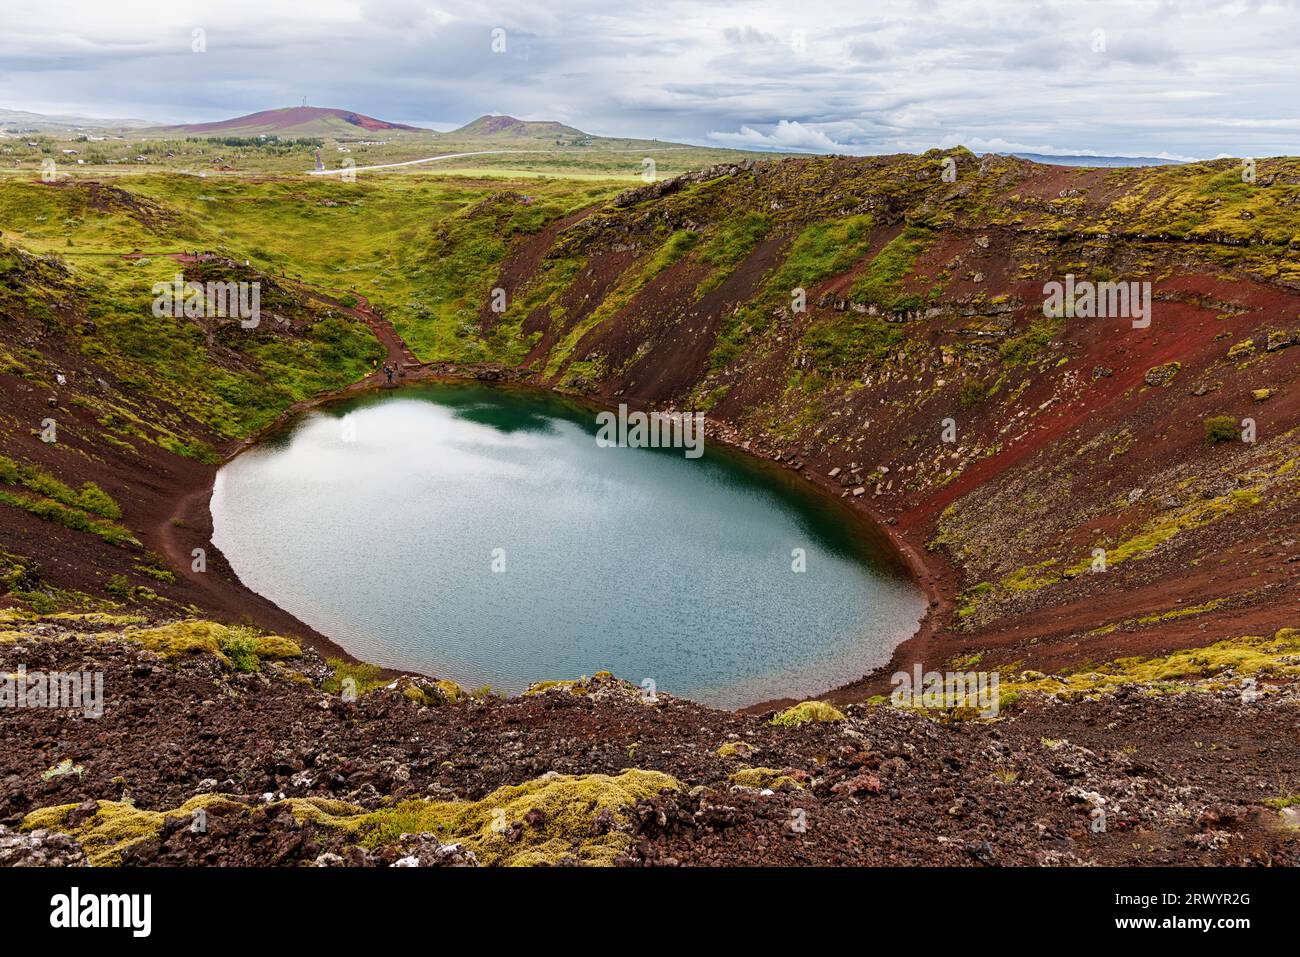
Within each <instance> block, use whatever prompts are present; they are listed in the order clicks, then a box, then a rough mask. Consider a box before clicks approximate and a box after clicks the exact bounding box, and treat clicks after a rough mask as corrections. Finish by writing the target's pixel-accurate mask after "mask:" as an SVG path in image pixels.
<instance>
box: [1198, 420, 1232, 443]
mask: <svg viewBox="0 0 1300 957" xmlns="http://www.w3.org/2000/svg"><path fill="white" fill-rule="evenodd" d="M1237 429H1238V426H1237V420H1236V419H1234V418H1233V417H1232V416H1230V415H1212V416H1210V417H1209V418H1207V419H1206V420H1205V441H1206V442H1207V443H1209V444H1210V445H1217V444H1218V443H1220V442H1231V441H1233V440H1234V439H1236V438H1237V436H1238V431H1237Z"/></svg>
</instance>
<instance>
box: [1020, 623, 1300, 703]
mask: <svg viewBox="0 0 1300 957" xmlns="http://www.w3.org/2000/svg"><path fill="white" fill-rule="evenodd" d="M1297 655H1300V629H1295V628H1283V629H1280V630H1279V631H1278V632H1277V633H1276V634H1275V635H1273V637H1272V638H1268V637H1260V636H1255V635H1246V636H1242V637H1240V638H1228V639H1225V640H1223V641H1219V642H1215V643H1214V644H1212V645H1210V646H1208V647H1206V648H1190V649H1186V650H1184V651H1176V652H1173V653H1172V654H1169V655H1164V656H1161V657H1157V658H1139V657H1133V658H1118V659H1116V660H1115V661H1112V662H1109V663H1107V664H1104V665H1100V666H1097V667H1095V668H1090V669H1088V670H1086V671H1079V672H1075V673H1069V674H1064V675H1056V676H1046V675H1041V674H1038V673H1037V672H1025V673H1023V674H1021V675H1020V676H1019V677H1006V676H1004V680H1002V681H1001V685H1000V686H1001V689H1002V691H1003V692H1004V693H1008V692H1015V693H1022V692H1026V691H1036V692H1040V693H1045V694H1052V695H1057V694H1062V693H1070V692H1077V693H1082V694H1099V693H1101V692H1104V691H1110V690H1113V689H1115V688H1117V687H1120V686H1122V685H1143V686H1147V687H1148V688H1150V689H1151V690H1153V691H1161V690H1167V688H1168V686H1169V685H1170V683H1177V684H1176V685H1174V686H1173V687H1174V688H1176V690H1207V691H1215V690H1219V689H1221V688H1223V687H1225V686H1226V687H1235V686H1239V682H1240V679H1241V678H1243V677H1248V676H1252V675H1256V676H1273V677H1291V678H1295V677H1300V658H1297ZM1215 679H1221V680H1215Z"/></svg>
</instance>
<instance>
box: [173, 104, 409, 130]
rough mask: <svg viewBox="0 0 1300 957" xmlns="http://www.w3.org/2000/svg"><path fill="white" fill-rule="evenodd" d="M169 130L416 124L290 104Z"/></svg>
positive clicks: (365, 127) (392, 127) (364, 127)
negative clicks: (390, 121) (280, 107)
mask: <svg viewBox="0 0 1300 957" xmlns="http://www.w3.org/2000/svg"><path fill="white" fill-rule="evenodd" d="M165 129H166V130H167V131H169V132H178V133H187V134H203V133H229V134H234V135H258V134H263V133H265V134H268V135H269V134H275V135H285V134H288V135H291V136H321V135H327V136H328V135H339V134H345V133H350V132H356V131H358V130H364V131H366V132H378V131H382V130H415V129H418V127H414V126H407V125H406V124H404V123H389V122H388V121H387V120H378V119H375V118H374V117H373V116H366V115H365V114H364V113H355V112H353V111H352V110H338V109H331V108H328V107H320V106H290V107H285V108H283V109H279V110H262V111H261V112H260V113H249V114H248V115H247V116H236V117H234V118H233V119H229V120H218V121H216V122H213V123H189V124H186V125H182V126H172V127H165Z"/></svg>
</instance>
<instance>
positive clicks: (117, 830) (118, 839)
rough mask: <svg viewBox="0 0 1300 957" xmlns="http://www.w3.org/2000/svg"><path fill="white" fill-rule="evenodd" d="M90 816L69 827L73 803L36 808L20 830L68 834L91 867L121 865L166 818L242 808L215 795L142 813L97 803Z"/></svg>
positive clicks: (125, 806)
mask: <svg viewBox="0 0 1300 957" xmlns="http://www.w3.org/2000/svg"><path fill="white" fill-rule="evenodd" d="M95 803H96V809H95V812H94V813H93V814H91V815H90V816H89V817H87V818H86V819H85V820H84V821H82V822H80V823H78V824H76V825H72V824H69V823H68V820H69V816H70V815H71V814H72V812H73V811H75V810H76V809H77V805H76V804H60V805H58V806H56V807H46V808H40V809H39V810H35V811H32V812H31V813H30V814H28V815H27V816H25V817H24V818H23V820H22V823H21V824H20V825H19V828H20V830H23V831H34V830H36V829H38V828H45V829H47V830H51V831H58V832H60V833H63V834H69V835H71V836H72V837H74V838H76V840H77V842H78V843H79V844H80V845H81V846H82V848H83V849H84V850H85V852H86V857H87V859H88V860H89V862H90V864H91V866H92V867H112V866H116V865H118V864H120V863H121V862H122V852H123V851H125V850H126V849H127V848H129V847H131V846H132V845H135V844H139V843H140V842H141V841H147V840H149V839H151V838H154V837H157V836H158V834H159V832H161V831H162V828H163V824H164V823H166V820H167V818H169V817H177V818H191V817H193V815H194V813H195V812H196V811H200V810H206V811H211V810H215V809H218V808H228V809H231V810H241V809H243V807H244V806H243V805H240V804H237V803H236V802H234V801H232V800H231V799H230V798H227V797H223V796H221V795H218V794H200V795H198V796H197V797H192V798H190V799H189V800H188V801H186V802H185V803H184V804H182V805H181V806H180V807H178V808H175V809H174V810H171V811H144V810H141V809H139V808H137V807H134V806H132V805H130V804H126V803H124V802H121V801H97V802H95Z"/></svg>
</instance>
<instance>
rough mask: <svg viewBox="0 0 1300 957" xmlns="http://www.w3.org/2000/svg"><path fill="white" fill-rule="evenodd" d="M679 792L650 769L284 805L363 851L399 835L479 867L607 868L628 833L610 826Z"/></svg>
mask: <svg viewBox="0 0 1300 957" xmlns="http://www.w3.org/2000/svg"><path fill="white" fill-rule="evenodd" d="M681 787H682V785H681V784H680V783H678V782H677V781H676V780H675V779H673V778H672V777H669V776H668V775H666V774H662V773H660V772H658V771H641V770H636V769H631V770H627V771H624V772H622V773H621V774H618V775H606V774H586V775H566V774H556V773H554V772H551V773H548V774H544V775H542V776H541V777H540V778H536V779H535V780H532V781H528V782H526V783H524V784H518V785H510V786H507V787H503V788H498V789H497V790H495V791H493V792H492V793H491V794H489V795H487V796H486V797H484V798H482V799H481V800H478V801H434V800H423V799H419V800H413V801H404V802H402V803H401V804H398V805H396V806H395V807H391V808H384V809H381V810H378V811H371V812H366V811H363V810H362V809H360V808H356V807H351V806H349V805H344V804H342V803H341V802H338V801H328V800H321V799H316V798H298V799H295V800H292V801H289V802H285V803H287V804H289V806H290V807H292V808H293V811H294V814H295V816H297V817H298V818H299V819H300V820H308V821H316V822H318V823H321V824H324V825H327V826H330V827H337V828H341V829H343V830H346V831H348V832H349V833H351V834H353V835H355V837H356V838H357V840H358V842H359V843H361V844H362V845H364V846H367V847H380V846H384V845H389V844H393V843H394V842H396V841H397V840H398V839H399V838H400V837H401V836H402V835H403V834H422V833H434V834H437V835H438V839H439V840H440V841H443V842H444V843H459V844H462V845H464V846H465V848H466V849H467V850H470V851H473V852H474V854H475V856H476V857H477V858H478V862H479V863H480V864H484V865H504V866H529V865H539V864H558V863H562V862H565V861H573V862H577V863H582V864H586V865H596V866H600V865H610V864H613V863H614V860H615V858H617V857H618V856H619V855H620V854H622V853H624V852H625V851H626V850H627V849H628V848H629V847H630V846H631V843H632V839H631V837H630V835H628V834H627V833H626V832H625V831H623V830H621V829H620V828H618V827H617V825H619V824H623V823H625V822H626V820H627V809H628V808H629V807H630V806H631V805H633V804H635V803H636V802H637V801H639V800H642V799H645V798H652V797H655V796H656V795H658V794H659V792H660V791H665V790H672V791H677V790H681ZM606 812H608V815H609V816H610V817H612V818H613V820H614V822H615V825H616V826H615V827H614V828H612V829H608V830H603V829H601V828H600V827H598V826H597V822H598V820H599V819H600V818H601V816H602V815H603V814H604V813H606Z"/></svg>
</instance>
